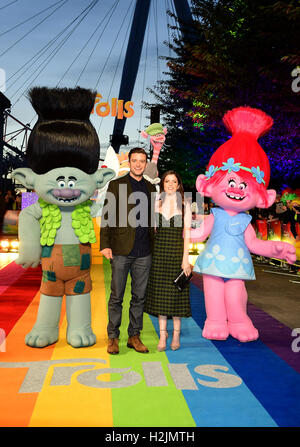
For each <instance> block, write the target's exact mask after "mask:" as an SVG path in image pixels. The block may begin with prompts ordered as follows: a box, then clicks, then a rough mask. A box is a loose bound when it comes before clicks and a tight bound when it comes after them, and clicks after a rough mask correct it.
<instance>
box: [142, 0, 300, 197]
mask: <svg viewBox="0 0 300 447" xmlns="http://www.w3.org/2000/svg"><path fill="white" fill-rule="evenodd" d="M192 5H193V11H192V12H193V17H194V21H193V23H192V24H190V25H189V30H190V38H188V39H187V40H183V39H182V40H178V39H176V38H175V37H174V39H173V44H171V45H170V46H171V48H172V49H173V50H174V52H175V56H174V57H168V58H166V61H167V64H168V66H169V69H170V72H169V77H168V79H167V80H165V81H161V82H159V83H158V85H157V86H156V87H155V88H154V89H153V90H150V91H151V92H152V93H153V95H154V98H155V102H154V104H145V105H146V107H151V106H153V105H155V106H159V107H160V108H161V113H162V115H163V119H162V121H164V124H165V125H166V126H167V128H168V134H167V140H166V147H165V148H163V150H162V152H161V155H160V158H159V171H160V172H162V171H165V170H166V169H170V168H172V169H175V170H177V171H178V172H179V174H181V176H182V178H183V182H184V185H185V186H186V187H189V188H190V187H193V185H194V184H195V180H196V177H197V175H198V174H199V173H202V172H204V170H205V165H206V163H207V162H208V160H209V158H210V155H211V154H212V153H213V151H214V150H215V149H216V148H217V147H218V146H219V145H220V144H221V143H222V142H224V141H225V140H226V138H228V133H227V132H226V131H225V129H224V126H223V125H222V122H221V118H222V116H223V115H224V113H225V112H226V111H227V110H229V109H232V108H234V107H238V106H242V105H249V106H251V107H257V108H261V109H262V110H264V111H265V112H266V113H268V114H270V115H271V116H272V117H273V119H274V126H273V129H272V130H271V132H270V133H269V134H268V135H267V136H266V137H264V138H263V139H262V140H261V141H260V143H261V144H262V146H263V147H264V148H265V150H266V152H267V153H268V154H270V155H271V165H272V163H273V168H274V169H273V170H272V171H273V172H274V173H275V180H276V176H277V177H278V176H279V177H280V176H281V177H282V170H283V169H286V168H289V163H288V162H286V160H285V159H284V157H285V155H284V154H285V151H287V150H288V151H291V150H292V149H291V148H293V150H294V151H296V152H297V150H298V151H299V149H298V148H299V133H298V130H297V129H298V127H299V126H298V120H299V118H298V116H299V112H300V106H299V93H296V92H294V91H293V90H292V87H291V85H292V81H293V77H292V75H291V73H292V70H293V69H294V68H295V67H296V65H297V64H299V65H300V59H299V50H298V42H299V19H300V7H299V2H298V1H296V0H290V1H274V0H273V1H270V0H251V1H249V0H248V1H247V0H218V1H217V0H193V1H192ZM298 155H299V152H298ZM272 157H273V158H272ZM275 160H276V161H275ZM289 160H291V156H289ZM278 163H279V166H278ZM288 172H289V174H288V175H287V176H286V178H285V180H286V181H288V179H289V176H290V178H291V176H292V177H293V181H294V180H295V176H294V173H292V171H288ZM272 175H273V174H272Z"/></svg>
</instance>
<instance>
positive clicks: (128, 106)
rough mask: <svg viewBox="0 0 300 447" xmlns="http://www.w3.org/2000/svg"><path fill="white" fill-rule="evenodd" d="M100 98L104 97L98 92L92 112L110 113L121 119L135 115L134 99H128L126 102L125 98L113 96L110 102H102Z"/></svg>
mask: <svg viewBox="0 0 300 447" xmlns="http://www.w3.org/2000/svg"><path fill="white" fill-rule="evenodd" d="M100 99H102V95H100V93H97V95H96V99H95V106H94V108H93V110H92V113H96V114H97V115H98V116H101V117H105V116H108V115H110V116H113V117H117V119H119V120H121V119H123V118H124V116H125V118H131V117H132V116H133V115H134V110H133V102H132V101H126V102H125V104H124V101H123V99H118V98H112V99H111V101H110V102H108V101H106V102H100Z"/></svg>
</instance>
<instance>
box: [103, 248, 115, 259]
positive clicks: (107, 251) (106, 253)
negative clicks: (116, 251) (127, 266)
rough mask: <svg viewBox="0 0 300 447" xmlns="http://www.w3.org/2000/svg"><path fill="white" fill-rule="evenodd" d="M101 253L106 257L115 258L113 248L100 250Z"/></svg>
mask: <svg viewBox="0 0 300 447" xmlns="http://www.w3.org/2000/svg"><path fill="white" fill-rule="evenodd" d="M100 253H101V254H102V255H103V256H105V257H106V259H112V258H113V255H112V251H111V248H104V249H103V250H101V251H100Z"/></svg>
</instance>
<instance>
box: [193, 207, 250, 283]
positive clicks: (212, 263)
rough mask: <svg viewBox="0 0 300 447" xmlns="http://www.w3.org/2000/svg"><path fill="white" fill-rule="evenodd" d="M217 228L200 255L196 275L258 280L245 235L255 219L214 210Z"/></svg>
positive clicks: (241, 214) (217, 209)
mask: <svg viewBox="0 0 300 447" xmlns="http://www.w3.org/2000/svg"><path fill="white" fill-rule="evenodd" d="M211 212H212V214H213V215H214V225H213V229H212V232H211V234H210V236H209V239H208V241H207V242H206V245H205V249H204V250H203V252H201V254H200V255H199V256H198V258H197V260H196V263H195V266H194V272H197V273H205V274H207V275H213V276H220V277H222V278H229V279H232V278H234V279H255V273H254V268H253V263H252V259H251V255H250V252H249V249H248V247H247V246H246V243H245V238H244V233H245V230H246V228H247V227H248V225H249V224H250V221H251V219H252V217H251V216H249V214H247V213H244V212H241V213H238V214H236V215H235V216H230V215H229V214H228V213H227V212H226V211H225V210H224V209H223V208H213V209H212V210H211Z"/></svg>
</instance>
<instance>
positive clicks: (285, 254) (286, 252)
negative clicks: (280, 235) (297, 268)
mask: <svg viewBox="0 0 300 447" xmlns="http://www.w3.org/2000/svg"><path fill="white" fill-rule="evenodd" d="M245 242H246V245H247V247H248V248H249V250H250V251H251V252H252V253H255V254H257V255H261V256H267V257H270V258H279V259H285V260H286V261H287V262H288V263H289V264H293V263H294V262H296V259H297V257H296V249H295V247H293V245H291V244H288V243H287V242H276V241H263V240H261V239H257V237H256V234H255V231H254V229H253V227H252V225H248V227H247V229H246V231H245Z"/></svg>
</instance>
